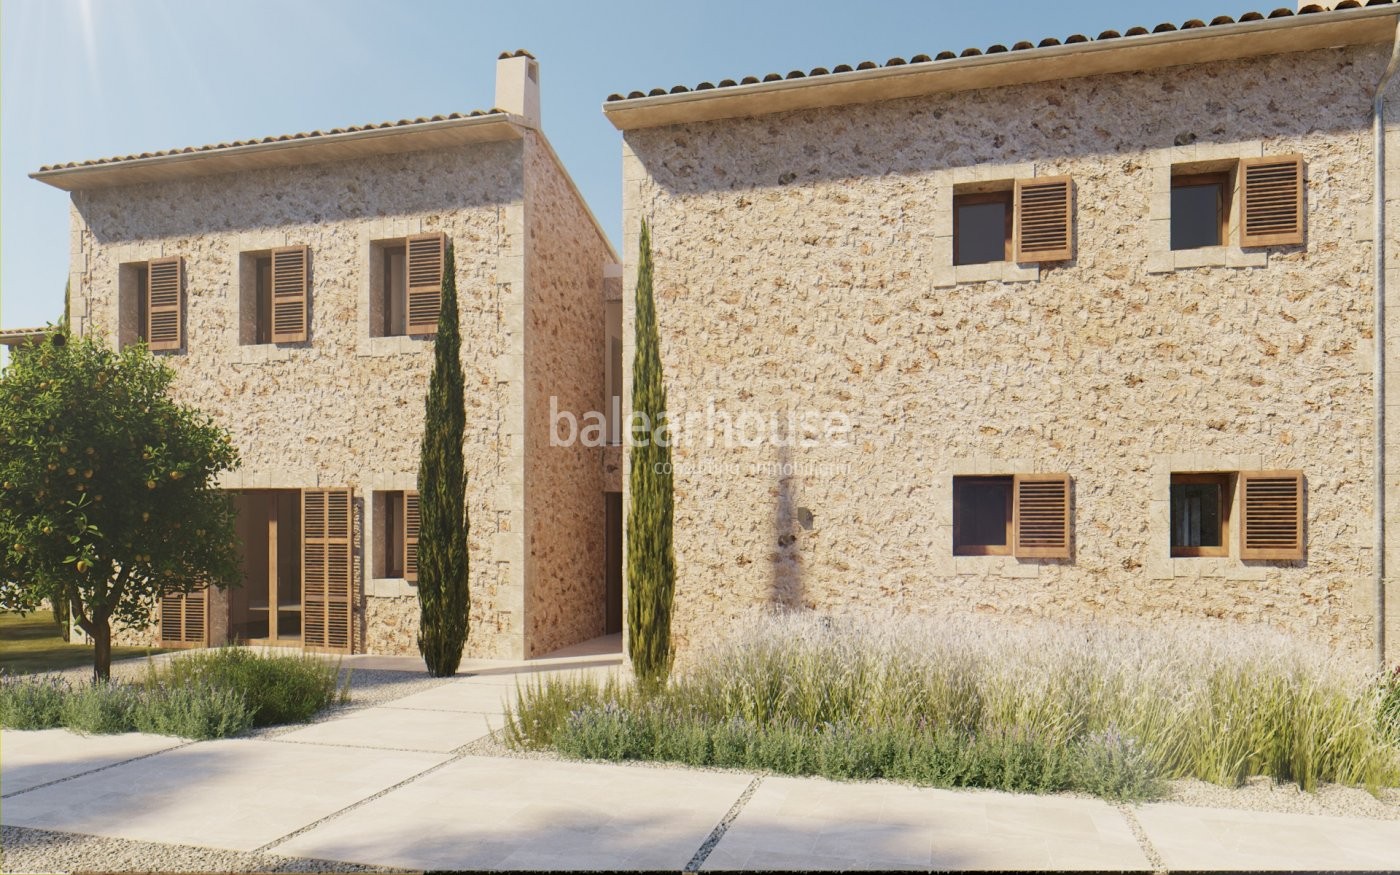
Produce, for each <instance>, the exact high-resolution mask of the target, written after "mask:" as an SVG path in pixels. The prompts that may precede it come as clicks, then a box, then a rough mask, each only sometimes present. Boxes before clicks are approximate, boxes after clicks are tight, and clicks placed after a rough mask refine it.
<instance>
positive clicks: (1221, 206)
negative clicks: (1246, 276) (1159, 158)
mask: <svg viewBox="0 0 1400 875" xmlns="http://www.w3.org/2000/svg"><path fill="white" fill-rule="evenodd" d="M1230 192H1231V182H1230V174H1229V172H1228V171H1219V172H1211V173H1182V174H1174V175H1173V176H1172V194H1171V198H1172V205H1171V210H1172V212H1171V235H1172V249H1173V250H1180V249H1201V248H1203V247H1206V246H1221V245H1223V244H1224V243H1225V240H1226V238H1227V237H1228V236H1229V228H1230Z"/></svg>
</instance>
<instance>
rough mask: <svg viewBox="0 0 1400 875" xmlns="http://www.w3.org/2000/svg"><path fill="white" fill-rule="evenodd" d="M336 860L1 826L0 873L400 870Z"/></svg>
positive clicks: (398, 870)
mask: <svg viewBox="0 0 1400 875" xmlns="http://www.w3.org/2000/svg"><path fill="white" fill-rule="evenodd" d="M400 871H403V870H400V869H384V868H379V867H375V866H358V865H355V864H353V863H338V862H335V861H331V860H311V859H306V858H303V857H281V856H278V855H276V854H256V853H242V852H239V851H221V850H217V849H215V848H199V847H194V846H192V845H165V844H157V843H155V842H135V841H130V840H128V839H109V838H101V837H99V836H90V835H79V834H76V833H67V832H50V831H48V830H43V829H24V828H22V827H18V826H0V872H6V873H10V872H15V873H19V872H400Z"/></svg>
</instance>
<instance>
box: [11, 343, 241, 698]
mask: <svg viewBox="0 0 1400 875" xmlns="http://www.w3.org/2000/svg"><path fill="white" fill-rule="evenodd" d="M64 341H66V337H65V335H63V334H62V333H57V334H55V335H53V336H52V337H51V338H50V339H49V340H47V341H45V342H43V343H39V344H35V345H34V346H32V347H19V348H17V349H16V350H15V351H14V357H13V360H12V361H11V362H10V365H9V367H8V368H7V369H6V370H5V371H4V373H3V374H0V609H3V610H11V611H29V610H33V609H34V608H36V607H37V606H38V604H39V602H40V601H41V600H43V599H49V600H50V601H51V602H52V603H53V604H54V605H66V606H67V609H68V610H69V611H70V612H71V615H72V616H73V618H74V619H75V620H76V622H77V624H78V626H79V627H80V628H81V629H82V630H83V631H84V632H86V633H87V634H88V635H89V636H91V637H92V639H93V642H94V645H95V647H94V674H95V675H96V677H98V678H100V679H106V678H107V677H108V675H109V674H110V669H111V655H112V654H111V645H112V626H111V624H112V621H113V620H114V619H115V620H119V621H121V622H122V623H124V624H127V625H131V626H137V627H144V626H147V625H149V623H150V621H151V609H152V607H153V605H154V604H155V602H156V599H157V598H158V597H159V596H160V594H161V593H162V592H166V591H170V590H178V591H183V592H189V591H190V590H192V589H196V588H198V587H200V586H204V585H206V584H208V585H212V586H216V587H220V588H222V587H225V586H229V585H231V584H234V583H236V582H237V579H238V570H239V569H238V550H237V547H236V543H235V539H236V536H235V532H234V510H233V504H232V502H231V501H230V499H229V497H228V495H227V494H225V493H224V492H222V491H220V490H218V489H216V488H215V485H214V482H215V479H216V478H217V476H218V475H219V473H220V472H222V471H228V470H232V469H233V468H234V467H236V466H237V465H238V454H237V452H236V451H235V450H234V448H233V444H232V442H231V441H230V439H229V436H228V434H227V432H225V431H224V430H223V429H222V428H220V427H218V426H217V425H215V424H214V422H213V421H212V420H211V419H210V418H209V417H208V416H207V415H206V414H204V413H202V412H200V411H198V410H195V409H193V408H190V407H184V406H182V405H180V404H177V403H176V402H175V401H174V399H172V398H171V397H170V393H169V389H170V384H171V381H172V380H173V379H174V372H173V371H172V370H171V369H170V368H169V367H167V366H166V365H165V364H164V363H163V362H161V361H160V360H159V359H158V358H155V357H154V356H152V355H151V354H150V353H149V352H147V350H146V348H145V347H144V346H134V347H128V348H127V349H126V350H124V351H122V352H120V353H118V352H114V351H113V350H111V349H109V348H107V347H106V346H104V345H103V344H102V343H101V342H99V341H98V340H96V339H93V338H84V339H81V340H73V341H70V342H64ZM56 613H57V611H56Z"/></svg>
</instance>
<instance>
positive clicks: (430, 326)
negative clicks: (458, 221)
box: [369, 234, 447, 337]
mask: <svg viewBox="0 0 1400 875" xmlns="http://www.w3.org/2000/svg"><path fill="white" fill-rule="evenodd" d="M446 242H447V238H446V237H445V236H444V235H442V234H417V235H414V236H412V237H408V238H406V239H405V238H400V239H398V240H382V241H378V242H375V243H373V244H371V246H370V263H369V269H370V336H372V337H397V336H401V335H408V334H418V335H421V334H432V333H433V332H435V331H437V321H438V312H439V311H440V310H441V309H442V273H443V265H444V261H445V259H444V253H445V247H446Z"/></svg>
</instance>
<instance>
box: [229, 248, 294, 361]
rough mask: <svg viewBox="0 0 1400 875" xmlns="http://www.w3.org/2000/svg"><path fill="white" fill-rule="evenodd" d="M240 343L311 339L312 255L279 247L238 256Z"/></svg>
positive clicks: (289, 341) (291, 341)
mask: <svg viewBox="0 0 1400 875" xmlns="http://www.w3.org/2000/svg"><path fill="white" fill-rule="evenodd" d="M239 272H240V276H239V299H240V320H239V332H238V342H239V343H241V344H263V343H299V342H302V341H305V340H306V339H307V338H308V337H309V336H310V315H311V308H310V303H311V254H310V250H309V249H308V248H307V247H305V246H282V247H278V248H276V249H267V250H263V251H261V252H244V253H242V254H241V255H240V256H239Z"/></svg>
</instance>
